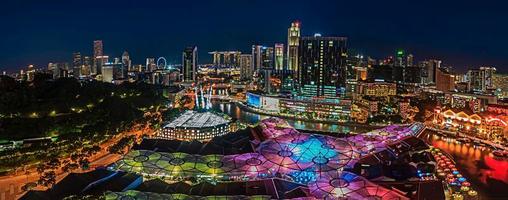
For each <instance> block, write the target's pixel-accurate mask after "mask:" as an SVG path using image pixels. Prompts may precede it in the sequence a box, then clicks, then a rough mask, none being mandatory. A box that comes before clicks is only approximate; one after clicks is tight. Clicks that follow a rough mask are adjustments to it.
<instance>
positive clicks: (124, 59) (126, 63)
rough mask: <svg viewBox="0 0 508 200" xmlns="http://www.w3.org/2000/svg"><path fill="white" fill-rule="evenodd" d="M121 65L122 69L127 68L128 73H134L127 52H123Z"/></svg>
mask: <svg viewBox="0 0 508 200" xmlns="http://www.w3.org/2000/svg"><path fill="white" fill-rule="evenodd" d="M122 64H123V66H124V68H127V70H128V71H134V70H133V69H132V61H131V57H130V56H129V52H127V51H124V52H123V54H122Z"/></svg>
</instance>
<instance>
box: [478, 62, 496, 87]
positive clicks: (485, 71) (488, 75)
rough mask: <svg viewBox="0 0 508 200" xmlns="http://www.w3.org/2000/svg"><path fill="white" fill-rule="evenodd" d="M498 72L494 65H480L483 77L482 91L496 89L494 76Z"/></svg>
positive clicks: (481, 76)
mask: <svg viewBox="0 0 508 200" xmlns="http://www.w3.org/2000/svg"><path fill="white" fill-rule="evenodd" d="M495 73H496V68H494V67H480V78H481V91H482V92H487V91H488V90H494V89H496V88H494V84H493V82H492V78H493V77H494V74H495Z"/></svg>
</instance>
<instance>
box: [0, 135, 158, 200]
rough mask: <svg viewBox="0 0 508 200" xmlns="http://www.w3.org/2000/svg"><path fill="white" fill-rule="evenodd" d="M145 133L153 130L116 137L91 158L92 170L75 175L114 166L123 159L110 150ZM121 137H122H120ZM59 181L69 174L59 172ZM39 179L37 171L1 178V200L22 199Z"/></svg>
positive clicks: (78, 171) (40, 188) (103, 145)
mask: <svg viewBox="0 0 508 200" xmlns="http://www.w3.org/2000/svg"><path fill="white" fill-rule="evenodd" d="M144 133H153V131H152V130H150V129H149V128H148V126H146V127H144V128H143V129H141V130H135V131H129V132H125V133H122V134H119V136H118V137H114V138H113V139H111V140H109V141H107V142H105V143H103V144H101V145H100V146H101V151H100V152H98V153H97V154H95V155H93V156H91V157H89V160H90V169H88V170H74V171H73V172H75V173H83V172H87V171H91V170H94V169H95V168H96V167H101V166H107V165H110V164H112V163H113V162H115V161H117V160H118V159H120V158H121V155H117V154H110V153H109V152H108V148H109V147H110V146H111V145H113V144H115V143H116V142H118V140H120V139H121V138H122V137H127V136H131V135H135V136H136V137H138V138H141V136H142V135H143V134H144ZM120 135H121V136H120ZM56 172H57V179H56V182H59V181H60V180H62V179H63V178H64V177H65V176H67V175H68V174H69V173H67V172H63V171H62V170H57V171H56ZM38 179H39V174H38V173H37V172H36V171H35V169H32V170H29V173H28V174H25V173H24V172H20V173H19V174H17V175H10V176H3V177H0V200H14V199H18V198H19V197H21V196H22V195H23V194H24V193H25V192H24V191H23V190H22V189H21V187H23V186H24V185H25V184H27V183H30V182H36V181H37V180H38ZM35 189H37V190H45V188H43V187H37V188H35Z"/></svg>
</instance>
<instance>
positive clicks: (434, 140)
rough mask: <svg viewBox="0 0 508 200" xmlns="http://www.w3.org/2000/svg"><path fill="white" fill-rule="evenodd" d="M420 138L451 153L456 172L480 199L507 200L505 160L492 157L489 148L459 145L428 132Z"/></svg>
mask: <svg viewBox="0 0 508 200" xmlns="http://www.w3.org/2000/svg"><path fill="white" fill-rule="evenodd" d="M422 139H424V140H426V141H427V142H428V143H429V144H431V145H432V146H434V147H437V148H439V149H441V150H442V151H444V152H446V153H448V154H450V155H451V156H452V157H453V159H454V160H455V162H456V166H457V169H458V170H459V171H460V172H461V173H462V174H463V175H464V176H465V177H467V178H468V179H469V182H471V183H472V185H473V188H475V189H476V190H477V191H478V193H479V195H480V196H481V197H482V199H508V159H497V158H494V157H493V155H492V150H491V149H489V148H481V147H476V146H475V145H473V144H470V143H461V142H459V141H456V140H455V139H453V138H450V137H445V136H441V135H439V134H437V133H435V132H434V131H431V130H426V132H425V133H424V134H422Z"/></svg>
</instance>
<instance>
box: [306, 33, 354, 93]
mask: <svg viewBox="0 0 508 200" xmlns="http://www.w3.org/2000/svg"><path fill="white" fill-rule="evenodd" d="M346 41H347V38H345V37H321V35H319V34H316V35H314V37H302V38H301V40H300V45H299V49H298V53H299V59H298V63H299V64H300V67H299V68H298V83H299V88H300V90H301V92H302V94H304V95H306V96H337V95H338V94H342V93H344V90H345V85H346V57H347V49H346Z"/></svg>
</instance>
